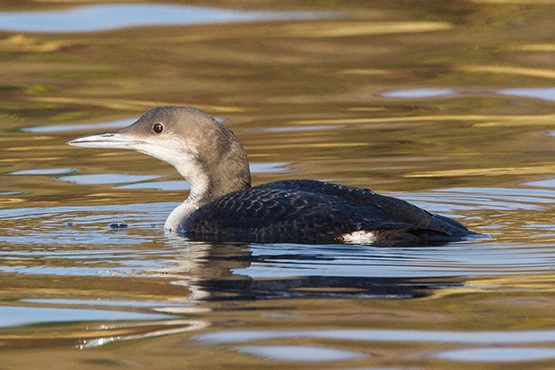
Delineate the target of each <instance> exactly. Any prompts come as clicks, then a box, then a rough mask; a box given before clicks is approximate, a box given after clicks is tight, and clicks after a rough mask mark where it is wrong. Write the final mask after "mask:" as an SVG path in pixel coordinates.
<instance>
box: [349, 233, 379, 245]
mask: <svg viewBox="0 0 555 370" xmlns="http://www.w3.org/2000/svg"><path fill="white" fill-rule="evenodd" d="M342 237H343V241H344V242H346V243H353V244H371V243H374V242H375V241H376V235H374V233H373V232H371V231H364V230H362V231H355V232H352V233H350V234H343V235H342Z"/></svg>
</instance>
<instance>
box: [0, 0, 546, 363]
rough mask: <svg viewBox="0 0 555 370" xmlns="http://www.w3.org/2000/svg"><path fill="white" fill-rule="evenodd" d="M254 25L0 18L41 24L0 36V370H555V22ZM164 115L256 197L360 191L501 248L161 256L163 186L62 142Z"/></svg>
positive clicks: (46, 13) (278, 17) (172, 175)
mask: <svg viewBox="0 0 555 370" xmlns="http://www.w3.org/2000/svg"><path fill="white" fill-rule="evenodd" d="M242 4H243V7H242V9H241V11H238V10H236V9H225V10H224V9H218V7H217V6H218V4H217V3H211V2H209V3H208V4H207V5H206V6H207V7H206V8H192V7H181V6H174V5H171V6H170V5H167V4H163V3H159V4H154V3H153V4H131V3H129V4H126V5H101V6H100V5H99V6H95V5H90V6H86V7H59V8H51V7H49V6H46V5H41V7H38V6H37V7H36V8H35V7H26V8H25V9H22V8H17V7H16V6H15V5H14V6H13V7H12V8H9V9H8V8H5V7H4V8H1V9H0V19H7V17H13V16H14V15H17V16H19V17H27V16H29V17H40V20H41V22H38V21H37V22H35V21H33V22H27V21H25V22H20V21H17V22H16V23H14V24H16V25H17V26H18V28H15V26H14V25H10V24H9V23H7V22H3V21H1V22H0V23H1V24H2V26H1V27H2V28H3V29H4V30H6V31H4V32H3V34H2V35H1V36H0V57H1V58H2V65H3V72H2V75H1V76H2V78H1V79H0V95H1V97H2V99H0V130H1V135H0V148H1V150H0V287H1V289H0V359H1V360H2V366H3V367H5V368H9V369H11V368H38V367H41V368H43V367H48V368H102V369H105V368H112V367H134V368H146V367H148V368H152V367H153V366H155V367H156V368H161V369H163V368H168V369H175V368H212V367H213V368H230V367H237V368H239V367H240V368H254V369H257V368H300V369H301V368H302V369H305V368H323V367H325V368H342V369H344V368H353V369H354V368H372V369H378V368H390V369H415V368H418V369H435V368H453V369H466V368H476V367H477V366H478V367H480V368H497V367H503V368H537V369H551V368H553V367H555V331H554V329H553V325H552V323H553V319H554V315H553V307H554V304H555V302H554V299H553V288H552V286H553V284H554V283H555V275H554V266H555V252H554V251H555V231H554V230H555V223H554V219H553V214H554V210H555V182H554V181H555V177H554V175H553V174H554V173H555V165H554V163H555V161H554V159H555V156H554V153H555V151H554V148H555V147H554V145H555V142H554V140H555V135H554V132H555V131H554V128H553V118H554V115H553V104H554V102H553V91H554V89H555V85H554V83H553V80H554V78H555V74H554V72H553V67H552V66H553V52H554V50H555V48H554V46H553V43H552V42H550V41H549V40H552V39H553V36H554V35H553V27H552V17H551V14H553V10H554V9H553V5H554V4H552V3H550V2H546V1H543V2H527V4H526V6H524V5H522V4H515V3H514V2H507V3H504V2H496V3H495V4H494V3H490V2H479V1H476V2H472V3H470V2H466V1H465V2H457V1H455V2H441V3H440V2H438V3H419V4H417V5H415V6H412V7H406V6H402V4H401V3H397V2H368V3H363V4H360V5H347V4H338V5H334V4H331V3H330V4H321V5H314V4H311V3H308V2H301V3H295V4H293V5H291V8H288V7H287V6H286V4H283V5H281V7H280V8H270V7H269V6H268V7H264V8H262V7H261V6H260V5H259V4H258V3H256V2H248V1H247V2H243V3H242ZM122 7H131V8H133V9H139V10H140V9H143V11H144V10H145V9H146V10H147V14H148V12H150V13H149V15H150V17H147V18H146V20H145V18H144V17H143V15H144V13H143V14H140V15H135V13H131V12H126V13H125V14H126V15H127V16H129V19H127V20H126V22H127V23H114V22H112V21H113V20H114V18H118V19H119V18H121V16H120V15H118V14H120V13H117V12H116V10H117V9H122ZM126 9H130V8H126ZM153 9H160V11H162V10H163V9H166V10H168V9H169V10H170V12H169V13H170V14H169V15H170V16H171V15H172V14H173V15H179V14H180V13H179V12H178V10H179V11H181V10H183V11H186V12H190V11H192V10H195V11H203V12H205V13H206V14H216V13H217V14H223V15H224V16H225V17H224V18H221V19H220V18H213V17H208V18H201V17H199V16H197V15H195V14H196V13H194V14H193V13H188V14H186V15H183V16H179V17H180V19H179V22H177V21H174V20H172V19H168V18H164V17H163V16H162V15H159V14H158V13H154V10H153ZM106 10H108V11H109V13H110V14H112V15H116V17H112V18H110V17H108V18H107V20H108V21H110V22H108V23H106V24H101V23H100V21H101V20H102V19H101V18H103V17H100V16H99V17H96V16H93V17H89V18H90V20H91V22H90V23H85V22H84V21H82V19H81V18H79V12H83V11H89V12H92V13H90V14H98V13H95V12H102V11H106ZM154 15H156V16H154ZM236 15H240V17H238V18H233V17H235V16H236ZM321 15H322V16H321ZM323 15H325V16H326V17H324V16H323ZM329 15H333V16H329ZM243 16H244V17H243ZM251 16H252V18H251ZM230 17H231V18H230ZM105 18H106V17H105ZM18 19H20V20H21V19H23V18H18ZM43 21H44V23H42V22H43ZM38 26H40V28H37V27H38ZM31 31H33V33H27V32H31ZM34 31H40V32H43V33H40V32H34ZM97 31H103V32H97ZM165 104H187V105H194V106H198V107H200V108H203V109H205V110H207V111H209V112H210V113H212V114H214V115H215V116H217V117H219V119H220V120H221V121H222V122H224V124H226V125H227V126H228V127H230V128H231V129H233V130H234V131H235V132H236V134H237V136H238V137H239V138H240V140H241V142H242V143H243V144H244V146H245V148H246V150H247V151H248V154H249V158H250V161H251V170H252V172H253V182H254V183H255V184H259V183H263V182H267V181H274V180H281V179H287V178H312V179H320V180H328V181H335V182H340V183H345V184H350V185H354V186H363V187H371V188H373V189H374V190H376V191H379V192H381V193H384V194H389V195H393V196H397V197H400V198H403V199H406V200H408V201H411V202H413V203H415V204H417V205H419V206H422V207H425V208H426V209H429V210H430V211H433V212H438V213H441V214H445V215H447V216H450V217H453V218H455V219H457V220H459V221H461V222H463V223H464V224H466V225H468V226H469V227H470V228H471V229H472V230H475V231H477V232H480V233H484V234H487V235H488V236H489V237H488V238H485V239H477V240H469V241H465V242H459V243H451V244H448V245H445V246H432V247H419V248H414V247H411V246H406V247H404V248H401V247H397V248H377V247H375V246H357V245H297V244H242V243H209V242H193V241H189V240H187V239H185V238H181V237H178V236H175V235H172V234H169V233H167V232H165V231H164V229H163V224H164V221H165V218H166V217H167V215H168V213H169V212H170V211H171V210H172V209H173V208H174V207H175V206H176V205H177V204H178V202H179V201H181V200H182V199H184V197H185V196H186V194H187V191H188V189H189V185H188V183H187V182H186V181H185V180H183V179H181V178H180V177H179V175H178V174H176V172H175V171H174V170H173V168H171V167H170V166H168V165H166V164H163V163H160V162H158V161H157V160H155V159H153V158H149V157H146V156H144V155H142V154H139V153H134V152H131V151H108V150H105V151H103V150H94V149H90V150H89V149H82V148H73V147H68V146H67V145H65V144H64V143H65V142H66V141H68V140H70V139H72V138H74V137H77V136H82V135H85V134H86V133H95V132H102V131H107V130H111V129H114V128H117V127H122V126H125V125H128V124H130V123H131V122H133V121H134V120H135V119H136V118H137V117H138V116H139V115H140V114H141V113H142V112H143V111H144V110H146V109H148V108H149V107H152V106H157V105H165ZM114 222H120V223H122V224H125V225H127V227H125V228H113V227H110V225H111V224H113V223H114Z"/></svg>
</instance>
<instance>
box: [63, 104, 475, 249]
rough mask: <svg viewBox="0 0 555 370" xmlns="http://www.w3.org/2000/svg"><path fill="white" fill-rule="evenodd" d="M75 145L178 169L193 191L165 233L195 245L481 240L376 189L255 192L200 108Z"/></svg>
mask: <svg viewBox="0 0 555 370" xmlns="http://www.w3.org/2000/svg"><path fill="white" fill-rule="evenodd" d="M68 144H69V145H74V146H80V147H87V148H108V149H132V150H136V151H138V152H141V153H145V154H148V155H150V156H153V157H155V158H157V159H159V160H162V161H164V162H167V163H169V164H171V165H172V166H173V167H175V169H176V170H177V171H178V172H179V173H180V174H181V175H182V176H183V177H184V178H185V179H186V180H187V181H188V182H189V183H190V185H191V190H190V193H189V196H188V197H187V198H186V200H185V201H183V202H182V203H181V204H179V206H178V207H177V208H175V209H174V210H173V211H172V212H171V213H170V215H169V217H168V218H167V220H166V223H165V225H164V226H165V228H166V229H168V230H170V231H172V232H175V233H178V234H181V235H185V236H187V237H189V238H191V239H196V240H218V241H240V242H260V243H280V242H283V243H300V244H322V243H356V244H373V245H382V246H391V245H407V246H409V245H422V244H430V243H434V244H435V243H446V242H450V241H456V240H462V239H465V238H468V237H471V236H473V235H477V234H475V233H473V232H472V231H470V230H468V229H467V228H466V227H465V226H463V225H462V224H460V223H459V222H457V221H454V220H452V219H450V218H448V217H445V216H441V215H437V214H432V213H430V212H428V211H426V210H424V209H421V208H419V207H417V206H415V205H413V204H411V203H409V202H406V201H404V200H401V199H397V198H393V197H389V196H385V195H380V194H378V193H375V192H373V191H372V190H370V189H364V188H356V187H351V186H346V185H339V184H332V183H327V182H321V181H317V180H282V181H275V182H270V183H267V184H263V185H258V186H255V187H251V174H250V171H249V162H248V159H247V154H246V152H245V150H244V149H243V146H242V145H241V143H240V142H239V140H238V139H237V138H236V136H235V135H234V134H233V132H232V131H231V130H230V129H228V128H226V127H225V126H224V125H223V124H221V123H219V122H217V121H216V120H215V119H214V118H213V117H212V116H210V115H209V114H207V113H205V112H204V111H202V110H200V109H197V108H193V107H179V106H166V107H158V108H153V109H150V110H149V111H147V112H146V113H145V114H144V115H143V116H141V117H140V118H139V119H138V120H137V121H136V122H135V123H133V124H131V125H130V126H127V127H123V128H121V129H118V130H115V131H113V132H107V133H102V134H97V135H91V136H84V137H80V138H77V139H75V140H72V141H69V142H68Z"/></svg>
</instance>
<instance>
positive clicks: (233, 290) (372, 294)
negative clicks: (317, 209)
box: [166, 240, 464, 302]
mask: <svg viewBox="0 0 555 370" xmlns="http://www.w3.org/2000/svg"><path fill="white" fill-rule="evenodd" d="M287 246H288V247H289V248H291V249H294V248H295V246H294V245H287ZM279 248H281V247H280V246H279V245H256V244H252V245H249V244H241V243H211V242H206V243H199V242H187V243H186V247H184V246H183V240H182V242H181V243H180V246H179V250H177V249H176V253H175V254H174V256H175V257H176V260H175V261H174V267H172V268H171V269H169V270H167V271H166V273H171V274H174V276H176V277H177V276H179V277H180V280H179V282H180V283H181V284H183V285H185V286H187V287H188V288H189V289H190V291H191V295H190V297H189V298H190V299H193V300H201V301H213V302H216V301H220V302H229V301H237V302H239V301H245V302H251V301H256V300H270V299H305V298H313V299H316V298H317V299H335V298H347V299H349V298H354V299H373V298H374V299H375V298H379V299H384V298H385V299H411V298H421V297H426V296H429V295H431V294H433V292H434V290H437V289H444V288H454V287H460V286H463V285H464V282H463V281H461V280H460V279H455V278H452V277H449V276H441V277H437V276H436V277H433V276H431V277H427V276H425V277H421V276H420V277H419V276H414V277H411V276H409V277H406V276H400V277H396V276H392V277H390V276H387V277H383V276H372V272H373V268H372V267H373V266H372V265H373V263H375V262H376V261H378V262H379V260H380V258H377V259H376V261H373V260H372V258H371V257H372V253H375V252H372V253H370V254H368V252H367V251H365V250H364V248H365V247H360V246H337V247H334V246H324V247H322V246H316V247H313V246H311V247H307V246H296V248H298V250H297V251H298V253H295V251H294V250H291V251H290V252H291V253H289V252H288V251H287V250H285V251H283V249H279ZM286 249H287V248H286ZM376 250H377V251H379V250H380V249H375V251H376ZM351 252H352V253H353V255H354V258H352V259H351V258H346V256H348V255H349V254H350V253H351ZM398 263H400V260H399V262H398ZM365 269H366V271H367V273H364V272H365ZM374 270H375V269H374ZM361 272H362V273H361ZM296 273H299V274H298V275H297V276H296V275H295V274H296ZM403 275H404V274H403Z"/></svg>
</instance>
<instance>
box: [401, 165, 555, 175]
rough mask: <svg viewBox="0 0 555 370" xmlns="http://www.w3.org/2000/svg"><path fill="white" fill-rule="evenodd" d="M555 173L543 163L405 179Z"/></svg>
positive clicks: (431, 173) (433, 173)
mask: <svg viewBox="0 0 555 370" xmlns="http://www.w3.org/2000/svg"><path fill="white" fill-rule="evenodd" d="M554 173H555V164H553V163H543V164H537V165H536V166H522V167H504V168H495V167H485V168H484V167H482V168H461V169H455V170H437V171H423V172H415V173H409V174H406V175H405V177H442V176H447V177H457V176H504V175H552V174H554Z"/></svg>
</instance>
